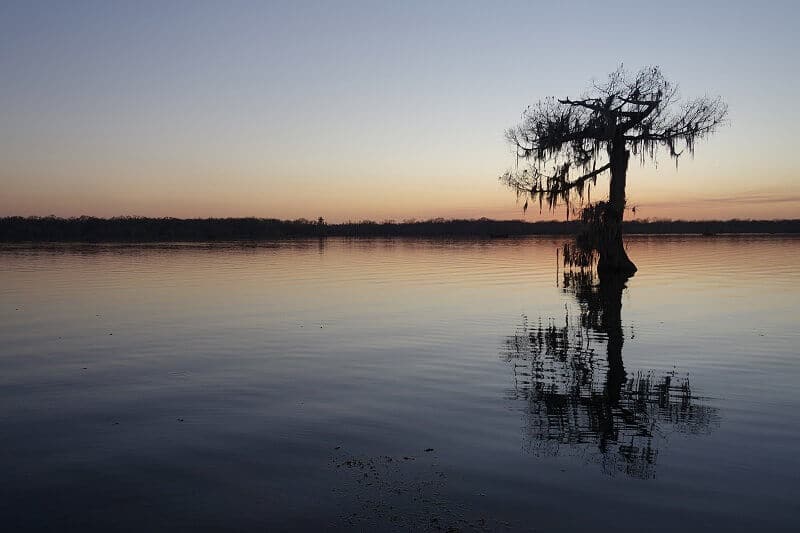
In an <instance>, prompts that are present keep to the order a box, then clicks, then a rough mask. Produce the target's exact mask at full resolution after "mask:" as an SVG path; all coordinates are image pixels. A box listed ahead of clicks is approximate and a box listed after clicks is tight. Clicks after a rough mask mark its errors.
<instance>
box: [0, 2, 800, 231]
mask: <svg viewBox="0 0 800 533" xmlns="http://www.w3.org/2000/svg"><path fill="white" fill-rule="evenodd" d="M798 23H800V2H794V1H787V2H779V1H775V2H770V1H762V2H750V1H748V2H735V1H726V2H713V1H705V2H681V1H674V2H652V3H651V2H648V3H642V2H614V1H606V2H597V1H593V2H586V3H582V2H578V1H574V2H535V1H527V2H488V1H487V2H468V1H463V0H462V1H458V2H447V1H441V2H430V1H427V2H388V1H387V2H378V1H373V2H348V1H337V2H300V1H287V2H266V1H262V2H239V1H226V2H202V1H178V0H175V1H171V2H149V1H145V0H139V1H136V2H124V1H115V2H107V1H99V2H88V1H76V2H61V1H59V2H41V1H36V0H27V1H22V2H15V1H9V0H4V1H3V2H2V3H0V73H2V74H0V191H2V192H0V216H6V215H50V214H55V215H58V216H80V215H94V216H116V215H140V216H175V217H208V216H215V217H217V216H257V217H276V218H291V219H294V218H300V217H305V218H310V219H315V218H317V217H320V216H322V217H324V218H325V219H326V220H329V221H333V222H335V221H344V220H361V219H373V220H388V219H394V220H404V219H410V218H416V219H424V218H432V217H445V218H478V217H484V216H485V217H490V218H504V219H506V218H526V219H529V220H535V219H540V218H544V219H553V218H563V217H564V212H563V209H559V210H557V211H556V212H547V211H545V212H544V213H542V214H540V213H539V211H538V209H534V210H528V212H527V213H523V211H522V206H521V204H520V203H517V201H516V198H515V196H514V194H513V193H512V192H511V191H509V190H508V189H506V188H505V187H504V186H503V185H502V184H501V183H500V182H499V181H498V176H499V175H500V174H502V173H503V172H504V171H505V170H507V169H509V168H511V167H512V166H513V164H514V157H513V155H512V152H511V150H510V148H509V147H508V145H507V144H506V142H505V140H504V137H503V132H504V130H505V129H506V128H508V127H511V126H513V125H515V124H516V123H517V122H518V121H519V119H520V115H521V113H522V111H523V110H524V109H525V108H526V106H528V105H530V104H533V103H535V102H536V101H538V100H540V99H542V98H545V97H548V96H558V97H564V96H578V95H580V93H581V92H583V90H584V89H585V88H587V86H588V85H589V83H590V82H591V81H592V80H593V79H597V80H602V79H603V78H604V77H605V76H607V74H608V73H609V72H611V71H613V70H615V69H616V68H617V67H618V66H619V65H620V64H624V65H625V67H626V68H629V69H631V70H636V69H638V68H640V67H642V66H645V65H660V66H661V68H662V70H663V71H664V73H665V75H666V76H667V77H668V78H670V79H671V80H673V81H674V82H677V83H678V84H679V86H680V91H681V94H682V95H683V96H685V97H692V96H702V95H705V94H709V95H721V96H722V97H723V98H724V99H725V101H726V102H727V103H728V104H729V120H728V124H726V125H725V126H723V127H722V128H720V129H719V130H718V132H717V133H716V134H715V135H713V136H712V137H710V138H709V139H707V140H705V141H703V142H701V143H700V144H698V146H697V150H696V154H695V156H694V158H688V157H687V158H684V159H682V160H681V161H680V164H679V165H678V167H677V169H676V166H675V164H674V162H673V161H672V160H670V159H669V158H668V157H666V156H663V157H660V158H659V159H658V164H657V166H656V165H653V164H651V163H647V164H645V165H644V166H642V165H641V164H640V163H639V162H638V161H634V160H633V158H632V160H631V165H630V168H629V171H628V202H629V204H631V205H635V206H637V216H638V217H640V218H683V219H708V218H798V217H800V181H798V180H797V177H798V174H799V173H800V155H799V154H798V152H799V150H798V149H797V148H796V147H795V141H796V139H797V124H798V123H800V108H799V107H798V105H796V103H795V102H796V101H797V94H798V89H800V61H799V60H798V59H799V58H800V51H798V49H800V47H798V45H797V37H796V27H797V25H798ZM604 183H605V182H604ZM598 185H599V186H602V185H601V184H600V183H599V184H598ZM593 196H594V195H593Z"/></svg>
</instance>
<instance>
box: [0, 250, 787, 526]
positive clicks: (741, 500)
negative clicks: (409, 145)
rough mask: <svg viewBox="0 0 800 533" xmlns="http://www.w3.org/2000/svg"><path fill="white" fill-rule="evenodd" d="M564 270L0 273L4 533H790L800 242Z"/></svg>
mask: <svg viewBox="0 0 800 533" xmlns="http://www.w3.org/2000/svg"><path fill="white" fill-rule="evenodd" d="M558 246H559V241H558V240H554V239H549V238H545V239H520V240H495V241H482V242H467V241H456V242H443V241H422V240H419V241H415V240H369V241H366V240H357V241H348V240H327V241H325V242H317V241H308V242H293V243H279V244H260V245H257V246H242V245H230V246H226V245H209V246H203V245H200V246H196V245H183V246H172V245H155V246H141V247H132V246H99V245H98V246H66V245H65V246H50V247H47V246H45V247H18V246H3V247H0V273H1V275H2V278H0V280H1V281H0V472H2V483H0V517H2V523H3V527H4V529H5V530H7V531H20V530H29V529H30V530H73V531H87V530H97V531H122V530H126V531H142V530H161V531H200V530H235V531H283V530H286V531H322V530H341V531H345V530H363V531H381V530H386V531H409V530H410V531H447V530H448V528H450V529H449V530H450V531H495V530H497V531H588V530H602V531H605V530H609V531H610V530H614V531H635V532H640V531H645V530H646V531H674V530H676V529H678V530H682V531H708V530H717V531H725V530H727V531H753V530H764V531H796V528H797V527H798V526H797V518H798V516H800V453H799V452H798V441H800V354H798V352H799V351H800V333H799V332H798V316H800V268H799V267H798V265H800V239H794V238H783V237H716V238H700V237H660V238H632V239H631V240H630V246H629V248H630V249H629V252H630V255H631V257H633V258H634V260H635V261H636V262H637V264H638V266H639V268H640V271H639V273H638V274H637V275H636V276H635V277H634V278H632V279H631V280H629V282H628V284H627V287H626V288H623V287H621V286H619V287H616V286H610V287H604V288H603V290H600V289H598V288H596V287H594V288H593V287H591V286H588V285H587V284H586V280H583V279H580V277H568V278H567V279H566V280H565V278H564V277H563V273H562V272H559V273H558V274H557V272H556V257H555V251H556V248H557V247H558ZM565 285H566V286H565ZM620 304H621V308H620Z"/></svg>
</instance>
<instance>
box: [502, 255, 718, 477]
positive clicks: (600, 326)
mask: <svg viewBox="0 0 800 533" xmlns="http://www.w3.org/2000/svg"><path fill="white" fill-rule="evenodd" d="M625 282H626V279H623V278H603V279H602V280H601V281H600V282H599V283H597V282H596V281H595V278H594V276H593V274H592V273H591V272H588V271H577V272H566V273H564V278H563V290H564V291H565V292H567V293H569V294H571V295H572V296H574V298H575V299H576V300H577V303H578V309H579V311H578V316H577V317H575V316H574V314H573V313H571V312H570V311H569V308H567V310H566V311H565V316H564V319H563V323H560V322H559V320H558V319H556V318H549V319H544V320H543V319H542V318H539V319H538V320H537V321H536V322H535V323H531V322H529V321H528V319H527V317H525V318H524V319H523V321H522V324H521V325H520V327H519V330H518V331H517V333H516V334H515V335H513V336H512V337H510V338H509V339H507V340H506V343H505V347H504V350H503V352H502V357H503V358H504V359H505V360H507V361H508V362H509V363H512V364H513V368H514V397H515V398H516V399H521V400H524V401H526V402H527V404H528V408H527V409H526V411H525V434H526V448H527V449H528V450H529V451H531V452H534V453H548V454H558V455H560V454H565V453H566V454H578V455H583V456H584V458H585V459H586V460H589V461H593V462H598V463H600V464H601V465H602V467H603V469H604V470H605V471H606V472H608V473H612V474H613V473H616V472H624V473H625V474H627V475H629V476H632V477H639V478H651V477H654V476H655V465H656V460H657V457H658V450H659V446H660V445H661V443H662V441H663V440H664V439H665V438H666V436H667V435H668V434H669V433H670V432H671V431H678V432H682V433H701V432H706V431H709V430H710V429H711V428H712V427H713V426H714V425H716V423H717V418H718V417H717V411H716V409H714V408H712V407H709V406H706V405H703V404H702V403H700V400H701V398H700V397H698V396H697V395H696V394H695V393H693V391H692V388H691V386H690V383H689V379H688V377H681V376H679V375H678V373H677V371H672V372H669V373H666V374H663V375H660V374H658V373H656V372H654V371H636V372H628V371H626V369H625V365H624V363H623V359H622V347H623V343H624V337H625V335H624V333H623V328H622V320H621V310H622V293H623V290H624V289H625ZM603 345H605V358H603V357H602V356H601V355H600V352H602V351H603Z"/></svg>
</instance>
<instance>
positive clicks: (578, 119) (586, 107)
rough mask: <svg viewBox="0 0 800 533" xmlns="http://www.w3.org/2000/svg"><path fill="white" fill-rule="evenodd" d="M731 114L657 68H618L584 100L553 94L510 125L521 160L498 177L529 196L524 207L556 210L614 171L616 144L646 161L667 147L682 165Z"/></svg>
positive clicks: (720, 103) (511, 139)
mask: <svg viewBox="0 0 800 533" xmlns="http://www.w3.org/2000/svg"><path fill="white" fill-rule="evenodd" d="M726 115H727V105H726V104H725V103H724V102H723V101H722V99H721V98H720V97H711V96H702V97H700V98H695V99H692V100H685V101H684V100H681V98H680V95H679V92H678V86H677V85H675V84H673V83H672V82H670V81H668V80H667V79H666V78H665V77H664V75H663V74H662V72H661V69H660V68H659V67H647V68H643V69H641V70H640V71H638V72H637V73H635V74H630V73H629V72H627V71H626V70H625V69H624V68H623V67H620V68H619V69H617V70H616V71H615V72H613V73H611V74H610V75H609V77H608V80H607V81H606V82H604V83H593V84H592V86H591V88H590V89H589V90H588V91H586V92H585V93H584V94H583V95H582V96H581V97H580V98H577V99H572V98H560V99H555V98H547V99H545V100H542V101H540V102H538V103H537V104H535V105H533V106H529V107H528V108H527V109H526V110H525V112H524V113H523V115H522V122H521V123H520V124H519V125H517V126H516V127H513V128H510V129H508V130H507V131H506V139H507V140H508V142H509V144H510V145H511V147H512V149H513V150H514V152H515V155H516V165H515V168H514V169H513V170H509V171H508V172H506V173H505V174H503V175H502V176H501V177H500V179H501V180H502V181H503V182H505V183H506V184H507V185H508V186H509V187H511V188H512V189H513V190H514V191H515V192H516V194H517V197H518V198H525V205H524V208H525V209H527V208H528V200H533V201H538V202H539V207H540V209H541V208H542V206H543V204H544V203H546V204H547V206H548V208H550V209H554V208H555V207H556V206H557V205H558V203H559V202H565V203H567V205H569V203H570V199H571V197H572V196H576V197H577V199H578V200H579V201H581V202H582V201H583V198H584V194H585V193H587V192H588V191H589V190H590V186H591V185H592V184H595V183H596V182H597V178H598V177H600V176H601V175H603V174H604V173H606V172H608V171H611V170H612V165H613V160H612V159H613V158H612V150H613V149H614V148H615V147H616V148H617V149H625V150H629V151H630V153H632V154H633V155H636V156H638V157H640V158H641V160H642V161H644V160H645V159H646V158H649V159H655V158H656V155H657V154H658V153H659V151H661V150H665V151H666V152H667V154H668V155H669V157H671V158H673V159H674V160H675V161H676V164H677V161H678V159H679V158H680V157H681V156H682V155H683V154H685V153H687V152H688V153H690V154H693V153H694V146H695V142H696V141H697V140H699V139H702V138H703V137H705V136H706V135H707V134H709V133H711V132H713V131H714V130H715V128H716V127H717V126H719V125H720V124H721V123H723V122H724V120H725V117H726ZM520 162H523V163H524V164H523V165H520ZM625 164H626V165H627V158H626V160H625Z"/></svg>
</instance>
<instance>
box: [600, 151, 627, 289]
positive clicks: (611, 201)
mask: <svg viewBox="0 0 800 533" xmlns="http://www.w3.org/2000/svg"><path fill="white" fill-rule="evenodd" d="M609 157H610V162H611V184H610V187H609V193H608V210H607V211H606V213H605V217H604V228H603V230H604V231H603V234H602V235H601V236H600V242H599V244H600V246H599V250H598V252H599V253H600V259H599V261H598V263H597V270H598V272H599V273H600V274H603V273H604V272H605V273H613V274H622V275H625V276H631V275H633V273H634V272H636V265H634V264H633V261H631V260H630V258H628V254H627V252H625V246H624V244H623V242H622V216H623V215H624V214H625V179H626V173H627V171H628V158H629V157H630V152H629V151H628V150H627V148H626V147H625V141H624V140H622V139H620V140H616V141H614V143H613V145H612V148H611V151H610V154H609Z"/></svg>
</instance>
